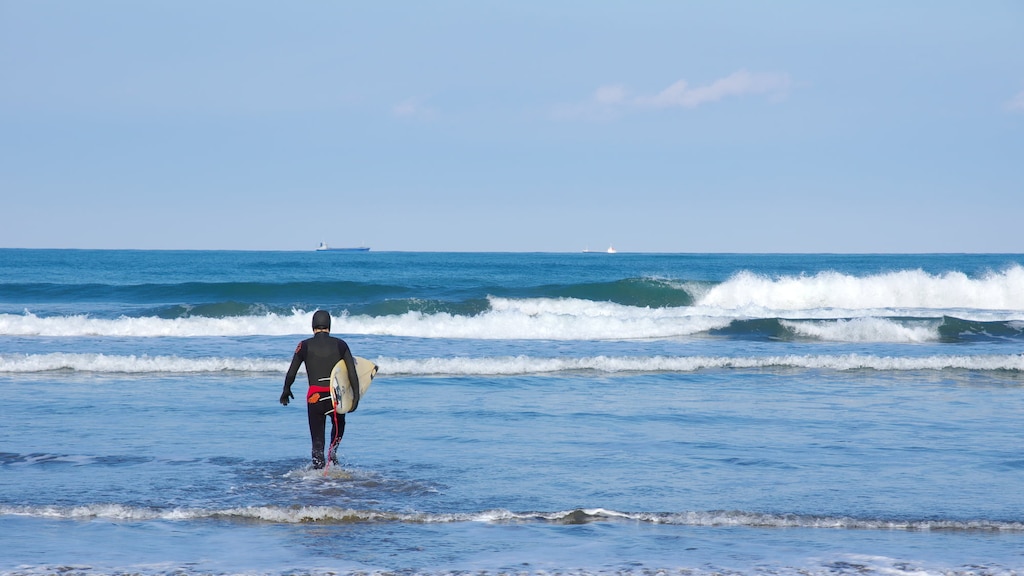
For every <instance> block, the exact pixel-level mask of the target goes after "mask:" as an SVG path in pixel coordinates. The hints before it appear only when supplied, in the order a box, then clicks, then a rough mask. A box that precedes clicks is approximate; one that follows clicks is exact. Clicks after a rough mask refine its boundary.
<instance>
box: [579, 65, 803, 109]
mask: <svg viewBox="0 0 1024 576" xmlns="http://www.w3.org/2000/svg"><path fill="white" fill-rule="evenodd" d="M791 83H792V82H791V80H790V78H789V75H788V74H775V73H766V72H748V71H747V70H738V71H736V72H733V73H732V74H729V75H728V76H725V77H722V78H719V79H717V80H714V81H713V82H711V83H709V84H705V85H699V86H691V85H690V83H689V82H687V81H686V80H677V81H676V82H674V83H673V84H671V85H670V86H668V87H667V88H665V89H664V90H662V91H660V92H658V93H656V94H634V93H632V92H631V91H630V90H629V89H628V88H627V87H625V86H623V85H621V84H609V85H605V86H601V87H599V88H598V89H597V90H595V91H594V93H593V94H592V95H591V97H590V99H589V100H587V101H586V102H584V103H582V104H578V105H575V106H569V107H564V108H562V109H561V110H560V111H559V115H560V116H577V117H580V116H585V117H591V118H609V117H614V116H616V115H618V114H620V113H622V112H624V111H627V110H630V109H665V108H697V107H699V106H703V105H706V104H710V103H713V102H718V101H721V100H724V99H726V98H738V97H743V96H766V97H768V98H771V99H773V100H781V99H783V98H785V97H786V95H787V94H788V93H789V87H790V85H791Z"/></svg>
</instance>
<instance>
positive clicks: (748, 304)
mask: <svg viewBox="0 0 1024 576" xmlns="http://www.w3.org/2000/svg"><path fill="white" fill-rule="evenodd" d="M698 305H699V306H710V307H714V308H722V309H729V310H741V309H750V308H761V309H767V310H779V311H785V310H816V309H832V308H835V309H846V310H864V309H894V308H907V309H930V310H955V309H976V310H1017V311H1021V310H1024V267H1021V266H1013V267H1011V268H1008V269H1006V270H1004V271H1002V272H993V273H990V274H988V275H985V276H983V277H980V278H970V277H968V276H967V275H966V274H963V273H961V272H946V273H944V274H939V275H933V274H928V273H926V272H924V271H922V270H901V271H897V272H890V273H886V274H877V275H873V276H865V277H858V276H851V275H848V274H840V273H838V272H821V273H819V274H815V275H813V276H803V275H801V276H783V277H777V278H770V277H767V276H763V275H758V274H754V273H752V272H741V273H739V274H737V275H736V276H734V277H732V278H731V279H729V280H728V281H726V282H724V283H722V284H719V285H717V286H714V287H713V288H712V289H711V290H709V291H708V292H707V294H705V295H703V296H702V297H700V299H699V300H698Z"/></svg>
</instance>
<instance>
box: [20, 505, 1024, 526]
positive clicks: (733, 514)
mask: <svg viewBox="0 0 1024 576" xmlns="http://www.w3.org/2000/svg"><path fill="white" fill-rule="evenodd" d="M0 515H3V516H27V517H33V518H55V519H105V520H114V521H133V522H144V521H189V520H203V519H220V520H237V521H247V522H251V521H259V522H266V523H273V524H307V523H317V524H376V523H405V524H451V523H464V522H486V523H494V524H516V523H522V524H530V523H552V524H587V523H592V522H641V523H648V524H665V525H677V526H701V527H719V526H729V527H755V528H818V529H839V530H897V531H932V530H942V531H991V532H1024V522H1021V521H1007V520H989V519H973V520H959V519H927V520H926V519H920V520H914V519H896V518H892V519H887V518H854V517H848V516H827V515H824V516H815V515H807V514H765V513H758V512H745V511H740V510H721V511H689V512H619V511H615V510H607V509H604V508H576V509H573V510H563V511H554V512H513V511H509V510H502V509H494V510H483V511H479V512H461V513H459V512H453V513H426V512H393V511H378V510H358V509H351V508H341V507H335V506H301V507H294V506H274V505H264V506H239V507H233V508H150V507H139V506H129V505H125V504H88V505H78V506H28V505H22V506H18V505H15V506H12V505H0Z"/></svg>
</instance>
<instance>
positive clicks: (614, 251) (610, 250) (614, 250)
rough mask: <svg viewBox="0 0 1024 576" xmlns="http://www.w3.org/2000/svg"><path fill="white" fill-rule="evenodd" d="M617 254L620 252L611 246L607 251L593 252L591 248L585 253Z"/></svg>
mask: <svg viewBox="0 0 1024 576" xmlns="http://www.w3.org/2000/svg"><path fill="white" fill-rule="evenodd" d="M616 252H618V250H616V249H615V248H613V247H612V246H609V247H608V249H607V250H591V249H590V248H587V249H585V250H584V251H583V253H584V254H615V253H616Z"/></svg>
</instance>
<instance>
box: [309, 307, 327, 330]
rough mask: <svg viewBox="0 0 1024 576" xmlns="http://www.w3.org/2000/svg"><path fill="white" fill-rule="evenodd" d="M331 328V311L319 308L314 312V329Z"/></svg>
mask: <svg viewBox="0 0 1024 576" xmlns="http://www.w3.org/2000/svg"><path fill="white" fill-rule="evenodd" d="M330 329H331V313H330V312H328V311H327V310H317V311H316V312H313V330H314V331H315V330H328V331H330Z"/></svg>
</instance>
